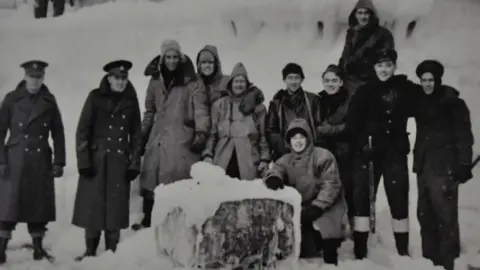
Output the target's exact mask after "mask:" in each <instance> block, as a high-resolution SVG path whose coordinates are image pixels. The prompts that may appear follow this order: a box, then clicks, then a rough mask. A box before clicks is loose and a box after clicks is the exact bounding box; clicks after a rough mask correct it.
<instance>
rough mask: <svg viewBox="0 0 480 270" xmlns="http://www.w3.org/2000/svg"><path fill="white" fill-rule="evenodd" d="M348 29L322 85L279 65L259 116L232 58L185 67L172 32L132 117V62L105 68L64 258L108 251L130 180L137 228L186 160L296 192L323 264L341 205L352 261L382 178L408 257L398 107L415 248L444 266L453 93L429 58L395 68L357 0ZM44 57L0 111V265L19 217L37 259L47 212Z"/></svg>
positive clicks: (457, 107)
mask: <svg viewBox="0 0 480 270" xmlns="http://www.w3.org/2000/svg"><path fill="white" fill-rule="evenodd" d="M349 23H350V29H349V30H348V32H347V40H346V42H345V48H344V51H343V53H342V56H341V58H340V61H339V65H329V66H328V67H327V68H326V70H325V71H324V73H323V75H322V78H323V85H324V90H323V91H321V92H320V93H318V94H315V93H312V92H308V91H306V90H304V89H303V88H302V82H303V80H304V78H305V76H304V73H303V70H302V68H301V66H299V65H298V64H295V63H289V64H287V65H286V66H285V67H284V68H283V70H282V79H283V81H284V83H285V89H282V90H279V91H278V92H277V93H276V94H275V95H274V97H273V99H272V100H271V101H270V104H269V107H268V110H267V108H266V107H265V105H263V102H264V96H263V93H262V91H261V90H260V89H259V88H258V87H256V86H255V85H254V84H253V83H252V82H251V81H250V79H249V76H248V73H247V70H246V68H245V67H244V66H243V64H241V63H238V64H237V65H235V67H234V68H233V71H232V72H231V74H230V75H229V76H227V75H224V73H223V71H222V66H221V62H220V57H219V54H218V51H217V48H216V47H215V46H212V45H207V46H205V47H204V48H202V49H201V50H200V51H199V53H198V54H197V57H196V66H197V70H196V71H195V68H194V64H193V63H192V61H191V59H190V58H189V57H188V56H187V55H185V54H184V53H183V52H182V50H181V48H180V45H179V44H178V42H176V41H173V40H165V41H164V42H163V43H162V46H161V54H160V55H159V56H157V57H155V58H154V59H153V60H152V61H151V63H149V65H148V66H147V68H146V70H145V75H146V76H149V77H151V79H150V83H149V86H148V89H147V94H146V100H145V112H144V114H143V119H141V112H140V108H139V104H138V99H137V95H136V91H135V89H134V87H133V85H132V84H131V83H130V81H129V80H128V71H129V70H130V69H131V67H132V63H131V62H129V61H126V60H119V61H114V62H111V63H108V64H107V65H105V66H104V71H105V72H106V75H105V76H104V78H103V79H102V80H101V82H100V85H99V87H98V88H96V89H94V90H93V91H91V92H90V93H89V95H88V97H87V99H86V101H85V103H84V106H83V109H82V111H81V115H80V119H79V122H78V126H77V131H76V153H77V167H78V172H79V175H80V179H79V183H78V189H77V195H76V199H75V207H74V215H73V220H72V222H73V224H74V225H77V226H79V227H81V228H84V229H85V241H86V251H85V253H84V254H83V255H82V256H79V257H78V258H77V259H78V260H81V259H83V258H84V257H85V256H95V255H96V251H97V247H98V245H99V242H100V236H101V232H102V231H104V234H105V246H106V249H107V250H112V251H115V250H116V247H117V244H118V242H119V240H120V230H121V229H125V228H127V227H128V226H129V200H130V181H132V180H134V179H136V178H137V177H138V176H139V178H140V184H141V188H142V190H141V196H142V197H143V213H144V216H143V219H142V221H141V222H140V223H138V224H133V225H132V229H134V230H139V229H142V228H144V227H150V225H151V214H152V209H153V205H154V203H155V201H154V197H155V196H154V189H155V188H156V187H157V186H158V185H159V184H169V183H173V182H175V181H178V180H181V179H188V178H190V176H189V172H190V167H191V166H192V164H194V163H195V162H198V161H201V160H203V161H206V162H210V163H212V164H214V165H218V166H220V167H222V168H223V169H225V171H226V173H227V174H228V175H229V176H231V177H236V178H239V179H242V180H252V179H256V178H260V177H263V178H264V181H265V185H266V186H267V187H268V188H270V189H273V190H277V189H281V188H283V187H284V186H290V187H293V188H295V189H297V190H298V192H299V193H300V194H301V195H302V212H301V230H302V239H301V257H303V258H308V257H316V256H319V255H320V252H322V256H323V258H324V261H325V262H326V263H331V264H337V249H338V247H339V246H340V243H341V242H342V241H343V239H344V237H345V225H346V224H345V219H344V215H345V213H346V212H347V213H348V217H349V220H350V224H351V227H352V228H353V240H354V254H355V257H356V258H357V259H363V258H365V257H366V256H367V251H368V250H367V240H368V236H369V223H370V220H369V214H370V213H369V212H370V208H369V205H370V203H371V202H370V201H369V192H370V190H369V169H373V177H374V188H375V191H376V189H377V186H378V183H379V180H380V178H381V177H382V176H383V179H384V185H385V189H386V195H387V198H388V203H389V206H390V209H391V213H392V218H393V222H392V224H393V231H394V237H395V243H396V247H397V251H398V253H399V254H400V255H402V256H408V255H409V248H408V247H409V222H408V204H409V201H408V193H409V179H408V165H407V155H408V153H409V152H410V148H411V147H410V144H409V140H408V133H407V120H408V118H410V117H414V118H415V120H416V123H417V136H416V142H415V147H414V150H413V154H414V165H413V171H414V172H415V173H416V174H417V176H418V190H419V199H418V200H419V204H418V219H419V222H420V225H421V235H422V249H423V256H424V257H425V258H428V259H430V260H432V261H433V262H434V264H436V265H440V266H443V267H444V268H445V269H447V270H453V268H454V260H455V258H456V257H458V255H459V252H460V244H459V241H460V240H459V226H458V212H457V204H458V185H459V184H461V183H465V182H466V181H468V180H469V179H471V178H472V172H471V170H472V145H473V141H474V139H473V135H472V132H471V123H470V115H469V110H468V108H467V106H466V104H465V102H464V101H463V100H462V99H461V98H460V97H459V92H458V91H456V90H455V89H453V88H452V87H450V86H447V85H444V84H443V83H442V76H443V73H444V67H443V66H442V64H441V63H439V62H438V61H435V60H425V61H423V62H422V63H420V64H419V65H418V67H417V69H416V74H417V76H418V77H419V79H420V84H415V83H413V82H411V81H410V80H408V79H407V77H406V76H405V75H396V74H395V69H396V62H397V53H396V51H395V49H394V41H393V37H392V35H391V33H390V32H389V31H388V30H387V29H385V28H383V27H381V26H379V24H378V18H377V16H376V12H375V8H374V6H373V4H372V2H371V1H367V0H360V1H359V2H358V4H357V5H356V7H355V9H354V10H353V11H352V13H351V16H350V19H349ZM46 66H47V63H45V62H41V61H30V62H27V63H25V64H23V65H22V67H24V68H25V78H24V80H22V81H21V82H20V84H19V85H18V86H17V88H16V90H14V91H12V92H10V93H9V94H7V96H6V97H5V99H4V100H3V102H2V104H1V107H0V263H4V262H5V261H6V249H7V243H8V241H9V239H10V237H11V232H12V230H13V229H14V228H15V224H16V223H17V222H26V223H27V224H28V230H29V232H30V234H31V236H32V239H33V248H34V249H33V250H34V254H33V256H34V259H36V260H38V259H43V258H51V255H50V254H48V253H47V252H46V251H45V249H44V248H43V245H42V239H43V237H44V233H45V231H46V224H47V223H48V222H50V221H54V220H55V204H54V198H55V196H54V181H53V178H54V177H61V176H62V175H63V167H64V166H65V139H64V130H63V124H62V119H61V116H60V111H59V108H58V106H57V103H56V100H55V98H54V96H53V95H52V94H51V93H50V91H49V90H48V88H47V87H46V86H45V85H44V84H43V78H44V72H45V68H46ZM7 132H9V134H10V135H9V138H8V141H7V142H6V143H5V138H6V134H7ZM49 133H51V134H52V138H53V142H54V145H53V152H52V150H51V148H50V146H49V144H48V138H49ZM52 154H53V159H52ZM272 162H273V165H272V166H271V167H269V164H270V163H272ZM369 164H373V168H371V167H370V165H369ZM159 203H160V204H161V202H159Z"/></svg>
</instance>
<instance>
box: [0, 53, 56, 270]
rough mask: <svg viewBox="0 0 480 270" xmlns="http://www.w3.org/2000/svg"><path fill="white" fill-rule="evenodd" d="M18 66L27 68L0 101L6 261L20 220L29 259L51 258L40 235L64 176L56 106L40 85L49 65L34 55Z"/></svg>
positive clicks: (0, 240)
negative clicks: (29, 240) (29, 250)
mask: <svg viewBox="0 0 480 270" xmlns="http://www.w3.org/2000/svg"><path fill="white" fill-rule="evenodd" d="M20 66H21V67H22V68H24V69H25V76H24V78H23V80H22V81H21V82H20V83H19V84H18V85H17V87H16V89H15V90H14V91H11V92H9V93H8V94H7V95H6V96H5V98H4V100H3V102H2V103H1V105H0V198H2V199H1V200H0V265H1V264H3V263H5V262H6V259H7V258H6V254H5V250H6V248H7V245H8V242H9V240H10V238H11V236H12V231H13V230H14V229H15V227H16V224H17V223H19V222H22V223H27V227H28V232H29V234H30V236H31V237H32V243H33V258H34V259H35V260H42V259H44V258H46V259H48V260H52V259H53V257H52V256H51V255H50V254H48V253H47V252H46V251H45V249H44V248H43V238H44V236H45V232H46V231H47V228H46V226H47V224H48V223H49V222H52V221H55V219H56V217H55V181H54V178H58V177H61V176H62V175H63V168H64V166H65V132H64V127H63V122H62V117H61V113H60V109H59V107H58V105H57V102H56V99H55V96H54V95H53V94H52V93H51V92H50V91H49V89H48V88H47V86H46V85H44V84H43V81H44V76H45V68H46V67H47V66H48V64H47V63H46V62H43V61H40V60H32V61H28V62H25V63H23V64H21V65H20ZM7 133H10V134H9V139H8V142H7V144H8V147H6V146H5V139H6V134H7ZM50 134H51V136H52V139H53V153H52V150H51V146H50V143H49V139H50V138H49V137H50ZM52 154H53V157H52ZM39 191H41V192H39Z"/></svg>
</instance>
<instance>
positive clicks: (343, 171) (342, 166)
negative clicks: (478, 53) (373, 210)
mask: <svg viewBox="0 0 480 270" xmlns="http://www.w3.org/2000/svg"><path fill="white" fill-rule="evenodd" d="M338 168H339V170H340V180H341V181H342V186H343V189H344V191H345V201H346V202H347V215H348V219H349V221H350V223H351V224H350V225H351V227H352V228H353V222H352V221H353V217H354V215H355V212H354V206H355V204H354V203H353V179H352V160H351V158H350V156H343V157H339V158H338Z"/></svg>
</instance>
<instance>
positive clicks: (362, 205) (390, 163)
mask: <svg viewBox="0 0 480 270" xmlns="http://www.w3.org/2000/svg"><path fill="white" fill-rule="evenodd" d="M407 162H408V161H407V156H406V155H405V154H401V153H398V152H396V150H395V149H392V148H386V149H385V150H384V151H381V152H378V153H376V155H375V157H374V160H373V166H374V175H375V193H376V192H377V189H378V184H379V183H380V178H381V177H382V176H383V185H384V187H385V193H386V195H387V200H388V205H389V207H390V212H391V214H392V218H393V230H394V232H404V231H405V230H404V228H402V227H405V226H404V225H406V227H407V229H408V220H407V219H408V193H409V188H410V187H409V182H408V181H409V180H408V163H407ZM368 177H369V176H368V160H367V159H366V158H364V157H362V156H359V155H357V157H356V158H355V161H354V194H353V197H354V204H355V219H356V220H358V219H359V218H366V219H367V220H366V221H367V223H366V225H367V226H363V225H364V222H359V223H358V224H356V225H355V228H356V229H358V231H365V232H368V230H369V225H368V224H369V222H368V217H369V214H370V201H369V181H368ZM395 221H400V222H401V223H403V224H402V225H400V223H397V224H396V223H395ZM405 222H407V223H405ZM395 225H398V226H395ZM405 232H407V231H405Z"/></svg>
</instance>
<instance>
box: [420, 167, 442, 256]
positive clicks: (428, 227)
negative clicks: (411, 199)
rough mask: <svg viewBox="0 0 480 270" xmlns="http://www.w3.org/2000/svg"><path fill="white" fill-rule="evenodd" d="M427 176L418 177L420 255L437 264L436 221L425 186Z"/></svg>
mask: <svg viewBox="0 0 480 270" xmlns="http://www.w3.org/2000/svg"><path fill="white" fill-rule="evenodd" d="M427 177H428V175H426V174H421V175H419V176H418V180H417V181H418V183H417V185H418V203H417V218H418V223H419V224H420V237H421V239H422V255H423V257H424V258H426V259H429V260H431V261H432V262H433V263H434V264H436V263H437V259H436V258H437V256H438V252H439V250H438V247H439V245H440V243H439V242H438V240H439V239H438V238H437V235H438V222H439V221H438V220H437V215H436V214H435V211H434V208H433V203H432V200H431V198H430V191H429V187H428V186H427V183H428V182H427V179H426V178H427Z"/></svg>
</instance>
